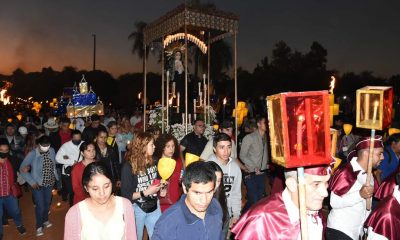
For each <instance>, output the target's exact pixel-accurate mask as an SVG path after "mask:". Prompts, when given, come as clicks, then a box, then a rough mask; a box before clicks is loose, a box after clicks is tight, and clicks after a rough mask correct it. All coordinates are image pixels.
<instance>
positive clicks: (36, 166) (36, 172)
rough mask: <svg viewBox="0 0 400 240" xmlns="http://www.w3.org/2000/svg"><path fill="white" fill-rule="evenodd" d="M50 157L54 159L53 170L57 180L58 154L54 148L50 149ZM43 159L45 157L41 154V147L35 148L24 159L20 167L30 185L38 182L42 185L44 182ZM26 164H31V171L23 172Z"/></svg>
mask: <svg viewBox="0 0 400 240" xmlns="http://www.w3.org/2000/svg"><path fill="white" fill-rule="evenodd" d="M49 151H50V152H49V153H50V154H49V157H50V159H51V160H52V161H53V172H54V176H55V178H56V180H58V179H59V178H58V175H57V171H56V160H55V159H56V154H55V152H54V149H53V148H50V149H49ZM43 161H44V158H43V156H42V155H41V154H40V152H39V149H38V148H35V149H33V150H32V151H31V152H30V153H28V155H26V157H25V159H24V161H23V162H22V164H21V167H20V168H19V170H20V173H21V175H22V177H23V178H24V179H25V180H26V181H27V182H28V183H29V185H31V186H32V185H33V184H35V183H36V184H38V185H39V186H42V184H43ZM26 166H30V168H31V169H30V171H29V172H23V171H22V169H23V168H24V167H26Z"/></svg>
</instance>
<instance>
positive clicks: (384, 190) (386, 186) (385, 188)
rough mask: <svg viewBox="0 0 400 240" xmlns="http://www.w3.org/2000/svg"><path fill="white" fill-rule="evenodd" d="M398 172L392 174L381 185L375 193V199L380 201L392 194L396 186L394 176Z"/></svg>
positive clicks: (399, 170)
mask: <svg viewBox="0 0 400 240" xmlns="http://www.w3.org/2000/svg"><path fill="white" fill-rule="evenodd" d="M399 172H400V169H398V170H397V171H396V172H394V173H392V174H391V175H390V176H389V177H388V178H387V179H386V180H385V181H383V182H382V183H381V185H380V186H379V188H378V190H377V191H376V193H375V196H374V197H376V198H377V199H379V200H382V199H384V198H386V197H388V196H391V195H392V194H393V189H394V186H396V175H397V173H399Z"/></svg>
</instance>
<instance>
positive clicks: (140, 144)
mask: <svg viewBox="0 0 400 240" xmlns="http://www.w3.org/2000/svg"><path fill="white" fill-rule="evenodd" d="M152 140H153V136H152V135H151V134H149V133H139V134H138V135H137V136H136V138H135V139H134V140H133V141H132V142H131V148H130V151H129V155H128V156H129V157H128V161H129V163H130V164H131V166H132V173H133V174H135V175H137V174H139V173H144V172H145V171H146V168H148V167H150V166H153V165H154V162H153V158H152V156H147V153H146V150H147V144H149V142H151V141H152Z"/></svg>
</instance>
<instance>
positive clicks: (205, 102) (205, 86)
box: [204, 84, 207, 116]
mask: <svg viewBox="0 0 400 240" xmlns="http://www.w3.org/2000/svg"><path fill="white" fill-rule="evenodd" d="M206 106H207V85H206V84H204V109H205V107H206ZM204 116H205V111H204Z"/></svg>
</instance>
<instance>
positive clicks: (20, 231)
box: [17, 225, 26, 235]
mask: <svg viewBox="0 0 400 240" xmlns="http://www.w3.org/2000/svg"><path fill="white" fill-rule="evenodd" d="M17 230H18V232H19V234H21V235H24V234H25V233H26V229H25V227H24V225H21V226H19V227H17Z"/></svg>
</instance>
